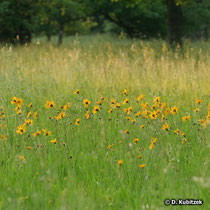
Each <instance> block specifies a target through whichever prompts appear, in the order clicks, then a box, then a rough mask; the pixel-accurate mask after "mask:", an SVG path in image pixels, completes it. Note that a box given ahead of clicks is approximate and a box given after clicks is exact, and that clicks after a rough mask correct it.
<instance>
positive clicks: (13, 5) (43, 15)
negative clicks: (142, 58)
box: [0, 0, 210, 46]
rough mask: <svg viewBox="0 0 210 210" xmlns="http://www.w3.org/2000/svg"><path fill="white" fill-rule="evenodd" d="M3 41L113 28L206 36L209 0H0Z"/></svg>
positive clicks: (172, 40)
mask: <svg viewBox="0 0 210 210" xmlns="http://www.w3.org/2000/svg"><path fill="white" fill-rule="evenodd" d="M0 26H1V27H0V42H2V43H12V44H17V43H20V44H25V43H30V42H31V40H32V37H33V36H43V35H44V36H46V37H47V40H48V41H51V37H52V36H55V35H56V36H57V37H58V39H57V43H58V45H60V44H62V41H63V37H64V36H68V35H74V34H91V33H107V32H109V33H113V34H117V35H119V36H121V37H122V38H123V37H130V38H141V39H151V38H159V39H165V40H167V41H168V42H169V44H170V45H171V46H177V44H179V45H180V46H181V45H182V40H183V39H186V38H187V39H193V40H194V39H196V40H197V39H204V40H208V37H209V30H210V1H209V0H0Z"/></svg>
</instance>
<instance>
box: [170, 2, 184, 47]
mask: <svg viewBox="0 0 210 210" xmlns="http://www.w3.org/2000/svg"><path fill="white" fill-rule="evenodd" d="M166 3H167V17H168V24H167V28H168V32H167V34H168V42H169V44H170V46H172V47H174V46H176V45H177V44H179V45H180V46H181V45H182V36H183V33H182V23H183V14H182V7H181V4H180V3H177V2H176V0H166Z"/></svg>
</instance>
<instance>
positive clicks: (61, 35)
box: [58, 23, 64, 45]
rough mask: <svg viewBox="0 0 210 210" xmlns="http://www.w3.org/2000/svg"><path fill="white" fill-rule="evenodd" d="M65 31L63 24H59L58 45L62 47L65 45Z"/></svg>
mask: <svg viewBox="0 0 210 210" xmlns="http://www.w3.org/2000/svg"><path fill="white" fill-rule="evenodd" d="M63 29H64V25H63V23H59V34H58V45H61V44H62V43H63Z"/></svg>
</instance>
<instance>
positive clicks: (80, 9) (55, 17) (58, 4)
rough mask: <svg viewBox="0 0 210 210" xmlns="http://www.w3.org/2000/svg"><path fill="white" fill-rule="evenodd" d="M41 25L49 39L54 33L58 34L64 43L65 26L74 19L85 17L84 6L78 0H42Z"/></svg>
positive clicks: (60, 42)
mask: <svg viewBox="0 0 210 210" xmlns="http://www.w3.org/2000/svg"><path fill="white" fill-rule="evenodd" d="M39 6H40V11H41V12H40V25H41V26H42V27H41V30H43V31H44V32H45V33H46V35H47V37H48V40H50V36H51V34H52V33H57V34H58V45H60V44H62V41H63V34H64V29H65V27H66V26H67V25H68V24H69V23H72V22H74V21H77V20H80V19H85V17H86V16H85V13H84V6H83V2H82V1H78V0H40V2H39Z"/></svg>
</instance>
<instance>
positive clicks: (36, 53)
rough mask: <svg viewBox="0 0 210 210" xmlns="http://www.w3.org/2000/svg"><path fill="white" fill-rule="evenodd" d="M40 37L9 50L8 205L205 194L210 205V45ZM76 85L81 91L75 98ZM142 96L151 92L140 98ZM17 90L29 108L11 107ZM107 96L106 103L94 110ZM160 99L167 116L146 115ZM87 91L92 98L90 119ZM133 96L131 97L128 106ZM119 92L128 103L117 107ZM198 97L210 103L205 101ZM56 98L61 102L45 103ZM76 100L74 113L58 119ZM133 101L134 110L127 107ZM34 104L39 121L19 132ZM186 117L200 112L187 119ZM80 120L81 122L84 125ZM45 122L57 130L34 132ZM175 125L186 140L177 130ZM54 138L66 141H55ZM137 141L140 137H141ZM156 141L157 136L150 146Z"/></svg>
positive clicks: (2, 92)
mask: <svg viewBox="0 0 210 210" xmlns="http://www.w3.org/2000/svg"><path fill="white" fill-rule="evenodd" d="M40 40H41V44H40V45H38V44H36V42H37V39H35V40H34V42H33V44H31V45H30V46H17V47H10V46H1V47H0V107H2V109H1V112H2V114H1V115H0V116H1V117H0V125H1V127H0V172H1V176H0V209H91V210H92V209H164V208H165V206H164V200H165V199H166V198H171V199H172V198H175V199H179V198H182V199H186V198H191V199H202V200H204V205H203V206H202V207H203V209H208V208H209V207H210V206H209V203H208V202H209V200H210V196H209V195H210V190H209V188H210V183H209V182H210V174H209V167H210V166H209V147H210V145H209V139H210V135H209V133H210V132H209V131H210V130H209V121H207V120H206V116H207V115H208V109H209V108H208V104H209V94H210V92H209V91H210V85H209V84H210V74H209V72H210V68H209V67H210V65H209V64H210V63H209V60H210V59H209V58H210V54H209V49H210V43H209V42H194V43H191V42H189V41H186V42H185V44H184V49H183V50H182V51H181V50H180V49H176V50H175V51H173V52H172V51H171V50H169V49H168V48H167V45H166V44H165V43H164V42H163V41H160V40H159V41H156V40H151V41H141V40H126V39H119V38H117V37H115V38H113V37H110V36H100V35H97V36H88V37H87V36H84V37H68V38H65V40H64V44H63V45H62V46H60V47H56V44H55V40H54V38H53V43H52V44H49V43H48V44H47V43H45V40H44V39H43V38H42V39H40ZM76 89H80V93H79V94H76V95H74V94H73V91H75V90H76ZM124 89H127V91H128V95H127V96H123V94H122V92H123V90H124ZM141 94H144V95H145V96H144V98H143V99H142V101H141V102H139V103H137V102H136V100H137V98H138V96H139V95H141ZM14 96H16V97H18V98H22V100H23V105H22V106H21V110H22V114H21V115H18V114H16V110H15V107H16V105H15V104H13V105H12V104H11V100H12V98H13V97H14ZM102 96H103V97H105V99H106V100H105V101H103V102H102V105H101V107H100V110H99V112H98V113H96V114H94V115H93V114H92V110H93V108H94V106H95V105H96V102H97V101H98V100H100V98H101V97H102ZM157 96H160V97H161V103H162V102H166V107H165V108H164V109H163V111H161V112H160V113H163V114H164V115H165V120H164V121H161V116H162V114H160V115H159V116H158V117H157V119H156V120H154V119H150V117H148V118H143V116H142V115H141V116H139V117H138V118H137V117H136V116H135V114H136V112H137V111H141V112H142V111H143V110H142V107H141V105H140V104H141V103H145V102H148V103H149V107H148V110H149V111H151V106H152V104H153V99H154V98H155V97H157ZM86 98H87V99H89V100H91V104H90V105H89V106H88V110H89V111H90V114H91V118H90V119H88V120H86V119H85V118H84V115H85V113H86V109H85V108H84V104H83V100H84V99H86ZM125 98H129V103H128V104H125V105H123V101H124V99H125ZM111 99H115V100H116V101H117V102H119V103H120V104H121V107H120V108H119V109H115V108H113V112H112V113H110V114H108V110H109V109H110V107H111V105H110V101H111ZM196 99H201V100H202V101H203V102H202V103H201V104H196V103H195V101H196ZM47 100H50V101H54V102H55V104H56V106H55V107H54V108H52V109H46V108H45V107H44V105H45V103H46V101H47ZM67 102H70V104H71V107H70V108H69V109H68V110H67V111H64V112H65V113H66V117H64V118H63V119H60V120H56V119H55V118H54V117H55V116H57V115H58V114H59V113H60V112H61V111H63V110H62V109H61V108H60V105H65V104H66V103H67ZM29 103H32V104H33V106H32V107H28V104H29ZM130 106H132V107H133V110H132V112H131V114H130V115H127V114H126V113H125V112H124V111H123V109H124V108H126V107H130ZM173 106H177V107H178V113H177V114H175V115H172V114H169V115H168V116H166V114H165V110H166V108H168V107H170V108H172V107H173ZM196 107H199V108H200V111H199V112H194V109H195V108H196ZM157 109H159V108H156V110H157ZM29 111H31V112H32V116H31V117H29V118H30V119H33V122H34V124H33V125H27V128H26V132H24V133H23V134H22V135H19V134H17V133H16V130H17V127H18V126H19V125H22V124H24V122H25V119H26V117H27V114H28V112H29ZM34 112H37V113H38V117H37V118H35V119H34V118H33V114H34ZM4 113H5V115H6V116H5V117H4ZM187 115H191V119H190V120H189V121H187V122H183V120H182V117H183V116H187ZM126 116H130V117H131V118H132V119H136V122H135V123H132V122H131V121H130V120H127V119H126V118H125V117H126ZM77 118H79V119H80V125H75V120H76V119H77ZM109 118H111V119H109ZM200 119H204V120H206V125H204V126H202V125H201V124H200V121H199V120H200ZM164 123H168V124H169V125H170V127H171V128H170V129H169V130H168V131H163V130H162V126H163V124H164ZM142 124H143V125H144V128H142V129H141V128H140V125H142ZM204 124H205V123H204ZM4 125H6V126H7V127H6V128H4ZM42 129H47V130H49V131H51V132H52V135H51V136H44V135H43V133H42V134H41V135H40V136H38V137H33V135H32V134H33V133H35V132H36V130H42ZM126 129H128V130H129V134H125V133H124V131H125V130H126ZM176 129H180V130H181V131H182V132H184V133H185V135H186V137H183V136H181V135H176V134H174V130H176ZM2 135H3V136H5V139H3V138H2V139H1V137H2ZM55 138H56V139H57V142H58V143H57V144H53V143H51V142H50V141H51V140H53V139H55ZM135 138H139V139H140V140H139V141H138V143H137V144H134V143H133V141H134V139H135ZM152 138H157V142H156V144H155V146H154V148H153V149H152V150H150V149H149V146H150V144H151V140H152ZM185 138H186V139H187V142H186V143H182V141H183V140H184V139H185ZM62 142H65V146H64V145H63V144H62ZM111 144H114V146H113V147H112V148H111V149H110V150H109V149H108V148H107V147H108V146H109V145H111ZM27 146H30V147H32V149H31V150H29V149H28V148H27ZM20 156H24V158H23V159H24V160H22V159H21V158H20ZM138 156H142V158H141V159H139V158H138ZM119 160H123V164H122V165H120V166H118V161H119ZM140 164H146V166H145V167H144V168H140V167H139V165H140ZM196 207H197V206H196ZM196 207H195V206H194V207H192V208H193V209H195V208H196ZM172 208H173V209H179V208H181V209H190V208H191V206H182V207H181V206H173V207H172ZM192 208H191V209H192Z"/></svg>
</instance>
